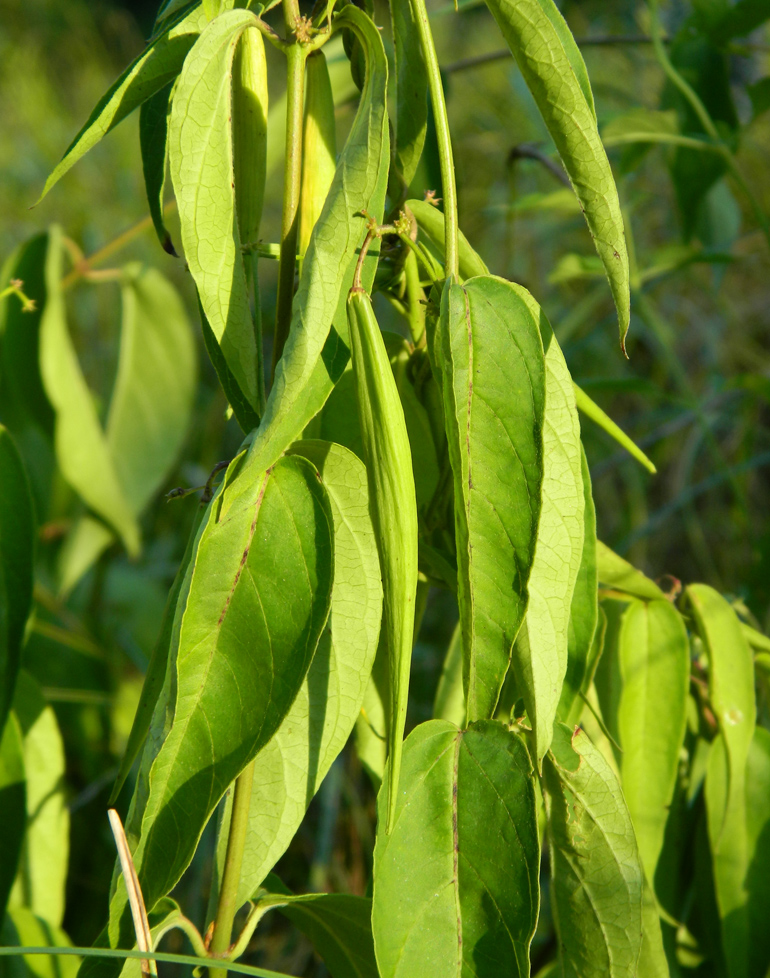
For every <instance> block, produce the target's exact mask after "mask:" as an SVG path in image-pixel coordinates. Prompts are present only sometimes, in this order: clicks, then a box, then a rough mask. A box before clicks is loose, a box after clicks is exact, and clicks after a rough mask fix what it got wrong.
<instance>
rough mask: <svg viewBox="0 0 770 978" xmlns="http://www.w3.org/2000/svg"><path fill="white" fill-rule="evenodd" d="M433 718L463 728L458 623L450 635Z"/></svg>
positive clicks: (463, 715) (461, 634) (461, 646)
mask: <svg viewBox="0 0 770 978" xmlns="http://www.w3.org/2000/svg"><path fill="white" fill-rule="evenodd" d="M433 718H434V719H435V720H449V722H450V723H454V724H456V725H457V726H458V727H464V726H465V696H464V695H463V633H462V629H461V628H460V622H459V621H458V623H457V625H456V626H455V630H454V632H453V633H452V638H451V641H450V642H449V648H448V649H447V651H446V655H445V656H444V665H443V667H442V669H441V675H440V676H439V680H438V686H437V687H436V696H435V698H434V700H433Z"/></svg>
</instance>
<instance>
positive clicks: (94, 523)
mask: <svg viewBox="0 0 770 978" xmlns="http://www.w3.org/2000/svg"><path fill="white" fill-rule="evenodd" d="M114 542H115V534H114V533H113V532H112V530H111V529H110V528H109V527H108V526H107V525H106V524H104V523H102V522H101V520H97V519H94V518H93V517H92V516H88V515H85V516H81V517H79V518H78V519H76V520H75V521H74V522H73V524H72V526H71V528H70V530H69V532H68V533H67V536H66V537H65V538H64V542H63V543H62V546H61V550H60V551H59V554H58V557H57V559H56V570H57V578H58V582H59V595H60V596H63V595H68V594H69V593H70V591H71V590H72V589H73V588H74V587H75V585H76V584H77V583H78V581H79V580H80V579H81V577H83V575H84V574H86V573H87V572H88V571H89V569H90V568H91V567H93V565H94V564H95V563H96V561H97V560H98V559H99V557H100V556H101V554H103V553H104V551H105V550H106V549H107V547H109V546H110V544H112V543H114Z"/></svg>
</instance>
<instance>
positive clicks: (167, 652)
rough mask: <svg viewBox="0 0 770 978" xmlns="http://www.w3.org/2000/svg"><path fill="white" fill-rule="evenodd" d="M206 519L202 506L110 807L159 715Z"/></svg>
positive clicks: (173, 587)
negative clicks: (180, 610) (182, 599)
mask: <svg viewBox="0 0 770 978" xmlns="http://www.w3.org/2000/svg"><path fill="white" fill-rule="evenodd" d="M202 520H203V509H202V507H200V506H199V507H198V509H197V510H196V513H195V518H194V520H193V525H192V529H191V530H190V535H189V537H188V540H187V546H186V547H185V552H184V556H183V557H182V562H181V563H180V565H179V569H178V570H177V572H176V577H175V578H174V583H173V584H172V585H171V590H170V591H169V593H168V598H167V600H166V607H165V608H164V610H163V619H162V621H161V626H160V634H159V635H158V639H157V641H156V643H155V645H154V647H153V650H152V656H151V658H150V662H149V665H148V666H147V673H146V674H145V677H144V684H143V686H142V693H141V695H140V697H139V703H138V705H137V707H136V713H135V714H134V722H133V724H132V726H131V732H130V734H129V736H128V742H127V744H126V749H125V752H124V753H123V758H122V759H121V762H120V768H119V770H118V775H117V777H116V778H115V784H114V786H113V789H112V794H111V796H110V804H114V802H115V801H116V800H117V797H118V795H119V794H120V790H121V788H122V787H123V785H124V784H125V782H126V778H127V777H128V775H129V772H130V771H131V768H132V767H133V764H134V761H135V760H136V759H137V757H138V756H139V752H140V751H141V749H142V745H143V744H144V742H145V740H146V738H147V734H148V733H149V730H150V724H151V722H152V716H153V713H154V712H155V705H156V703H157V702H158V697H159V696H160V694H161V690H162V689H163V684H164V683H165V681H166V669H167V666H168V662H169V658H170V656H171V649H172V644H173V642H174V619H175V616H176V609H177V605H178V604H179V598H180V595H181V594H182V590H183V588H185V582H186V584H187V588H186V589H185V594H186V593H187V590H189V583H190V581H189V578H188V569H189V568H190V567H191V563H192V561H193V560H194V555H195V553H196V544H197V541H198V533H199V530H200V527H201V522H202ZM177 639H178V635H177Z"/></svg>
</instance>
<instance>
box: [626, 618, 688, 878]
mask: <svg viewBox="0 0 770 978" xmlns="http://www.w3.org/2000/svg"><path fill="white" fill-rule="evenodd" d="M619 659H620V676H621V683H622V686H621V693H620V703H619V705H618V734H619V739H620V746H621V747H622V748H623V754H622V755H621V759H620V769H621V774H622V781H623V794H624V795H625V798H626V804H627V805H628V810H629V812H630V814H631V820H632V821H633V823H634V830H635V832H636V839H637V843H638V846H639V857H640V859H641V861H642V866H643V867H644V872H645V875H646V877H647V879H648V880H649V881H650V882H652V881H653V880H654V879H655V870H656V868H657V865H658V858H659V856H660V853H661V849H662V848H663V836H664V832H665V828H666V820H667V818H668V813H669V809H670V807H671V803H672V801H673V797H674V789H675V787H676V778H677V771H678V768H679V755H680V751H681V747H682V742H683V740H684V733H685V727H686V723H687V694H688V691H689V688H690V643H689V640H688V637H687V630H686V629H685V627H684V623H683V621H682V616H681V615H680V614H679V612H678V611H677V610H676V608H674V606H673V605H672V604H671V603H670V602H669V601H660V600H657V601H650V602H649V603H642V602H640V601H633V602H632V603H631V604H630V605H629V606H628V609H627V610H626V612H625V614H624V615H623V622H622V625H621V630H620V640H619Z"/></svg>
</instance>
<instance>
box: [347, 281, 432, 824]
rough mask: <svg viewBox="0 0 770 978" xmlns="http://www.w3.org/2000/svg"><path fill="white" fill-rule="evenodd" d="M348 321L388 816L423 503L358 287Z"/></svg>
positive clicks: (378, 338)
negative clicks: (365, 487) (378, 584)
mask: <svg viewBox="0 0 770 978" xmlns="http://www.w3.org/2000/svg"><path fill="white" fill-rule="evenodd" d="M348 323H349V325H350V348H351V353H352V360H353V375H354V378H355V387H356V399H357V402H358V418H359V421H360V424H361V436H362V440H363V445H364V456H365V461H366V468H367V473H368V478H369V510H370V512H371V515H372V523H373V525H374V533H375V537H376V539H377V549H378V551H379V554H380V570H381V572H382V586H383V593H384V605H383V608H384V629H385V639H386V647H387V653H388V666H389V673H390V717H389V722H388V754H389V758H390V763H389V777H388V818H387V824H386V832H390V830H391V827H392V825H393V818H394V815H395V810H396V799H397V792H398V777H399V772H400V769H401V748H402V744H403V739H404V725H405V723H406V702H407V696H408V694H409V671H410V666H411V660H412V645H413V641H414V636H413V631H414V614H415V594H416V591H417V500H416V495H415V488H414V474H413V472H412V455H411V451H410V449H409V437H408V435H407V431H406V421H405V420H404V410H403V408H402V407H401V400H400V398H399V396H398V389H397V387H396V381H395V379H394V377H393V371H392V370H391V367H390V361H389V359H388V354H387V351H386V349H385V344H384V342H383V339H382V333H381V332H380V328H379V326H378V325H377V320H376V319H375V316H374V310H373V309H372V303H371V299H370V298H369V296H368V295H367V294H366V292H364V291H363V290H361V289H355V288H354V289H352V290H351V292H350V294H349V296H348Z"/></svg>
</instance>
